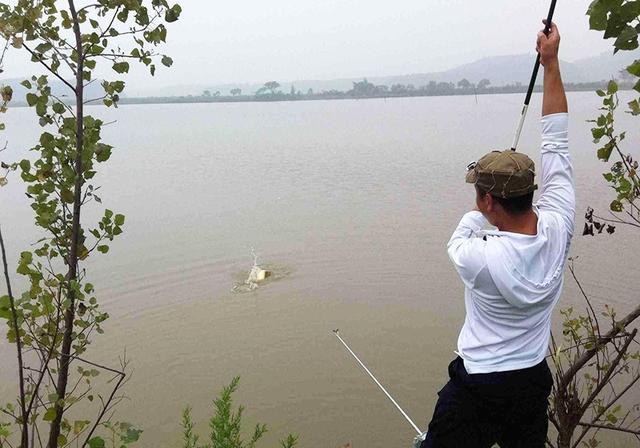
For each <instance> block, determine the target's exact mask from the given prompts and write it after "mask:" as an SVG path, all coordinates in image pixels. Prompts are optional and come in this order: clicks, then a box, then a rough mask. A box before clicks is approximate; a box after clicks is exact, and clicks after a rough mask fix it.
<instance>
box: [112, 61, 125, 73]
mask: <svg viewBox="0 0 640 448" xmlns="http://www.w3.org/2000/svg"><path fill="white" fill-rule="evenodd" d="M111 68H113V70H114V71H116V72H118V73H128V72H129V63H128V62H126V61H123V62H116V63H115V64H113V67H111Z"/></svg>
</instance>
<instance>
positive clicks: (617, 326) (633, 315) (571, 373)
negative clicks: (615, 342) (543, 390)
mask: <svg viewBox="0 0 640 448" xmlns="http://www.w3.org/2000/svg"><path fill="white" fill-rule="evenodd" d="M638 317H640V305H638V306H637V307H636V308H635V309H634V310H633V311H631V312H630V313H629V314H627V315H626V316H625V317H624V318H622V319H621V320H619V321H617V322H614V323H613V326H612V328H611V330H609V331H608V332H607V333H606V334H605V335H604V336H602V337H599V338H598V339H597V340H596V341H594V346H593V348H591V349H589V350H586V351H585V352H584V353H583V354H582V355H581V356H580V357H579V358H578V359H576V361H575V362H574V363H573V364H572V365H571V367H570V368H569V369H568V370H567V371H566V372H565V373H564V375H563V376H562V378H561V380H560V384H559V387H560V388H565V387H566V386H567V385H568V384H569V383H570V382H571V380H572V379H573V378H574V377H575V375H576V374H577V373H578V371H579V370H580V369H582V368H583V367H584V366H585V365H586V364H587V363H588V362H589V361H590V360H591V358H593V357H594V356H595V354H596V352H597V351H599V350H601V348H602V347H603V346H604V345H605V344H608V343H609V342H611V340H612V339H613V338H614V337H615V336H617V335H618V334H619V333H620V332H622V331H623V330H624V329H625V328H627V326H629V325H630V324H631V323H632V322H633V321H634V320H636V319H637V318H638Z"/></svg>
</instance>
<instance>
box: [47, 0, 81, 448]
mask: <svg viewBox="0 0 640 448" xmlns="http://www.w3.org/2000/svg"><path fill="white" fill-rule="evenodd" d="M69 9H70V12H71V17H72V19H73V31H74V34H75V40H76V52H77V53H78V66H77V69H76V86H75V94H76V158H75V168H74V171H75V185H74V192H73V193H74V194H73V218H72V224H71V249H70V252H69V259H68V260H67V263H68V265H69V271H68V272H67V282H68V284H67V294H68V299H69V308H67V310H66V311H65V315H64V335H63V339H62V351H61V352H60V370H59V371H58V379H57V384H56V393H57V395H58V399H59V400H63V399H64V398H65V397H66V393H67V383H68V380H69V365H70V364H71V344H72V342H73V340H72V339H73V338H72V336H73V321H74V319H75V310H76V304H75V292H74V291H73V290H72V288H71V282H72V281H74V280H76V279H77V277H78V249H79V243H80V208H81V200H82V198H81V194H82V184H83V182H82V181H83V179H82V150H83V146H84V108H83V102H84V79H83V77H82V75H83V71H84V54H83V51H82V36H81V34H80V23H79V21H78V14H77V12H76V8H75V5H74V3H73V0H69ZM55 410H56V416H55V418H54V419H53V421H52V422H51V430H50V432H49V442H48V444H47V447H48V448H57V447H58V438H59V436H60V427H61V424H62V416H63V414H64V406H61V405H60V403H59V402H58V403H56V405H55Z"/></svg>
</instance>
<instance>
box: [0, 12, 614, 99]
mask: <svg viewBox="0 0 640 448" xmlns="http://www.w3.org/2000/svg"><path fill="white" fill-rule="evenodd" d="M180 3H181V5H182V7H183V14H182V16H181V19H180V20H179V21H178V22H177V23H174V24H171V25H170V27H169V36H168V40H169V43H168V44H167V45H166V46H165V47H164V52H166V53H167V54H169V55H170V56H172V57H173V58H174V61H175V65H174V67H173V68H172V69H171V70H159V71H160V73H159V74H157V75H156V80H155V82H154V86H156V87H159V86H164V85H178V84H219V83H233V82H264V81H265V80H278V81H287V80H296V79H330V78H342V77H360V76H376V75H391V74H407V73H418V72H431V71H439V70H445V69H448V68H451V67H454V66H456V65H459V64H461V63H465V62H471V61H474V60H476V59H479V58H482V57H485V56H493V55H503V54H517V53H533V51H534V46H535V33H536V32H537V31H538V30H539V29H540V28H541V26H542V25H541V23H540V20H541V19H542V17H544V16H545V15H546V13H547V10H548V7H549V0H544V1H541V0H485V1H481V0H394V1H380V0H366V1H365V0H322V1H320V0H272V1H264V0H232V1H211V0H182V1H181V2H180ZM589 3H590V0H560V1H559V2H558V8H557V12H556V19H555V20H556V22H557V23H558V25H559V26H560V31H561V34H562V38H563V40H562V48H561V57H562V58H563V59H566V60H569V61H572V60H575V59H579V58H583V57H588V56H591V55H595V54H598V53H601V52H603V51H609V49H610V48H611V42H605V41H604V40H602V36H601V33H597V32H594V31H589V30H588V17H587V16H586V15H585V11H586V9H587V7H588V5H589ZM16 53H17V52H16V51H15V50H14V51H13V52H12V53H11V54H9V55H8V56H7V57H6V60H5V73H4V75H5V76H8V77H19V76H24V75H26V74H28V73H31V72H32V71H33V67H32V64H29V63H28V62H27V61H26V58H24V57H23V56H19V55H17V54H16ZM128 80H129V82H130V83H131V84H136V85H137V86H136V87H142V86H144V84H147V83H148V82H149V81H150V78H149V77H147V76H144V75H143V73H141V72H138V71H136V72H134V73H132V74H131V75H130V76H129V77H128Z"/></svg>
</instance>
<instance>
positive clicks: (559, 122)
mask: <svg viewBox="0 0 640 448" xmlns="http://www.w3.org/2000/svg"><path fill="white" fill-rule="evenodd" d="M559 46H560V34H559V33H558V28H557V27H556V25H555V24H552V25H551V29H550V31H549V35H548V36H546V35H545V34H544V33H542V32H540V33H538V43H537V49H538V52H539V53H540V62H541V63H542V64H543V66H544V93H543V98H542V149H541V152H542V157H541V165H542V170H541V171H542V172H541V181H542V186H541V189H540V198H539V199H538V202H537V205H538V207H539V208H540V209H541V210H551V211H554V212H556V213H558V214H560V215H561V216H562V219H563V221H564V224H565V227H566V229H567V231H568V232H569V233H570V234H573V230H574V225H575V209H576V199H575V189H574V186H573V166H572V164H571V157H570V156H569V139H568V129H567V128H568V124H569V117H568V115H567V110H568V108H567V97H566V95H565V93H564V86H563V85H562V77H561V76H560V62H559V59H558V48H559Z"/></svg>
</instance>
